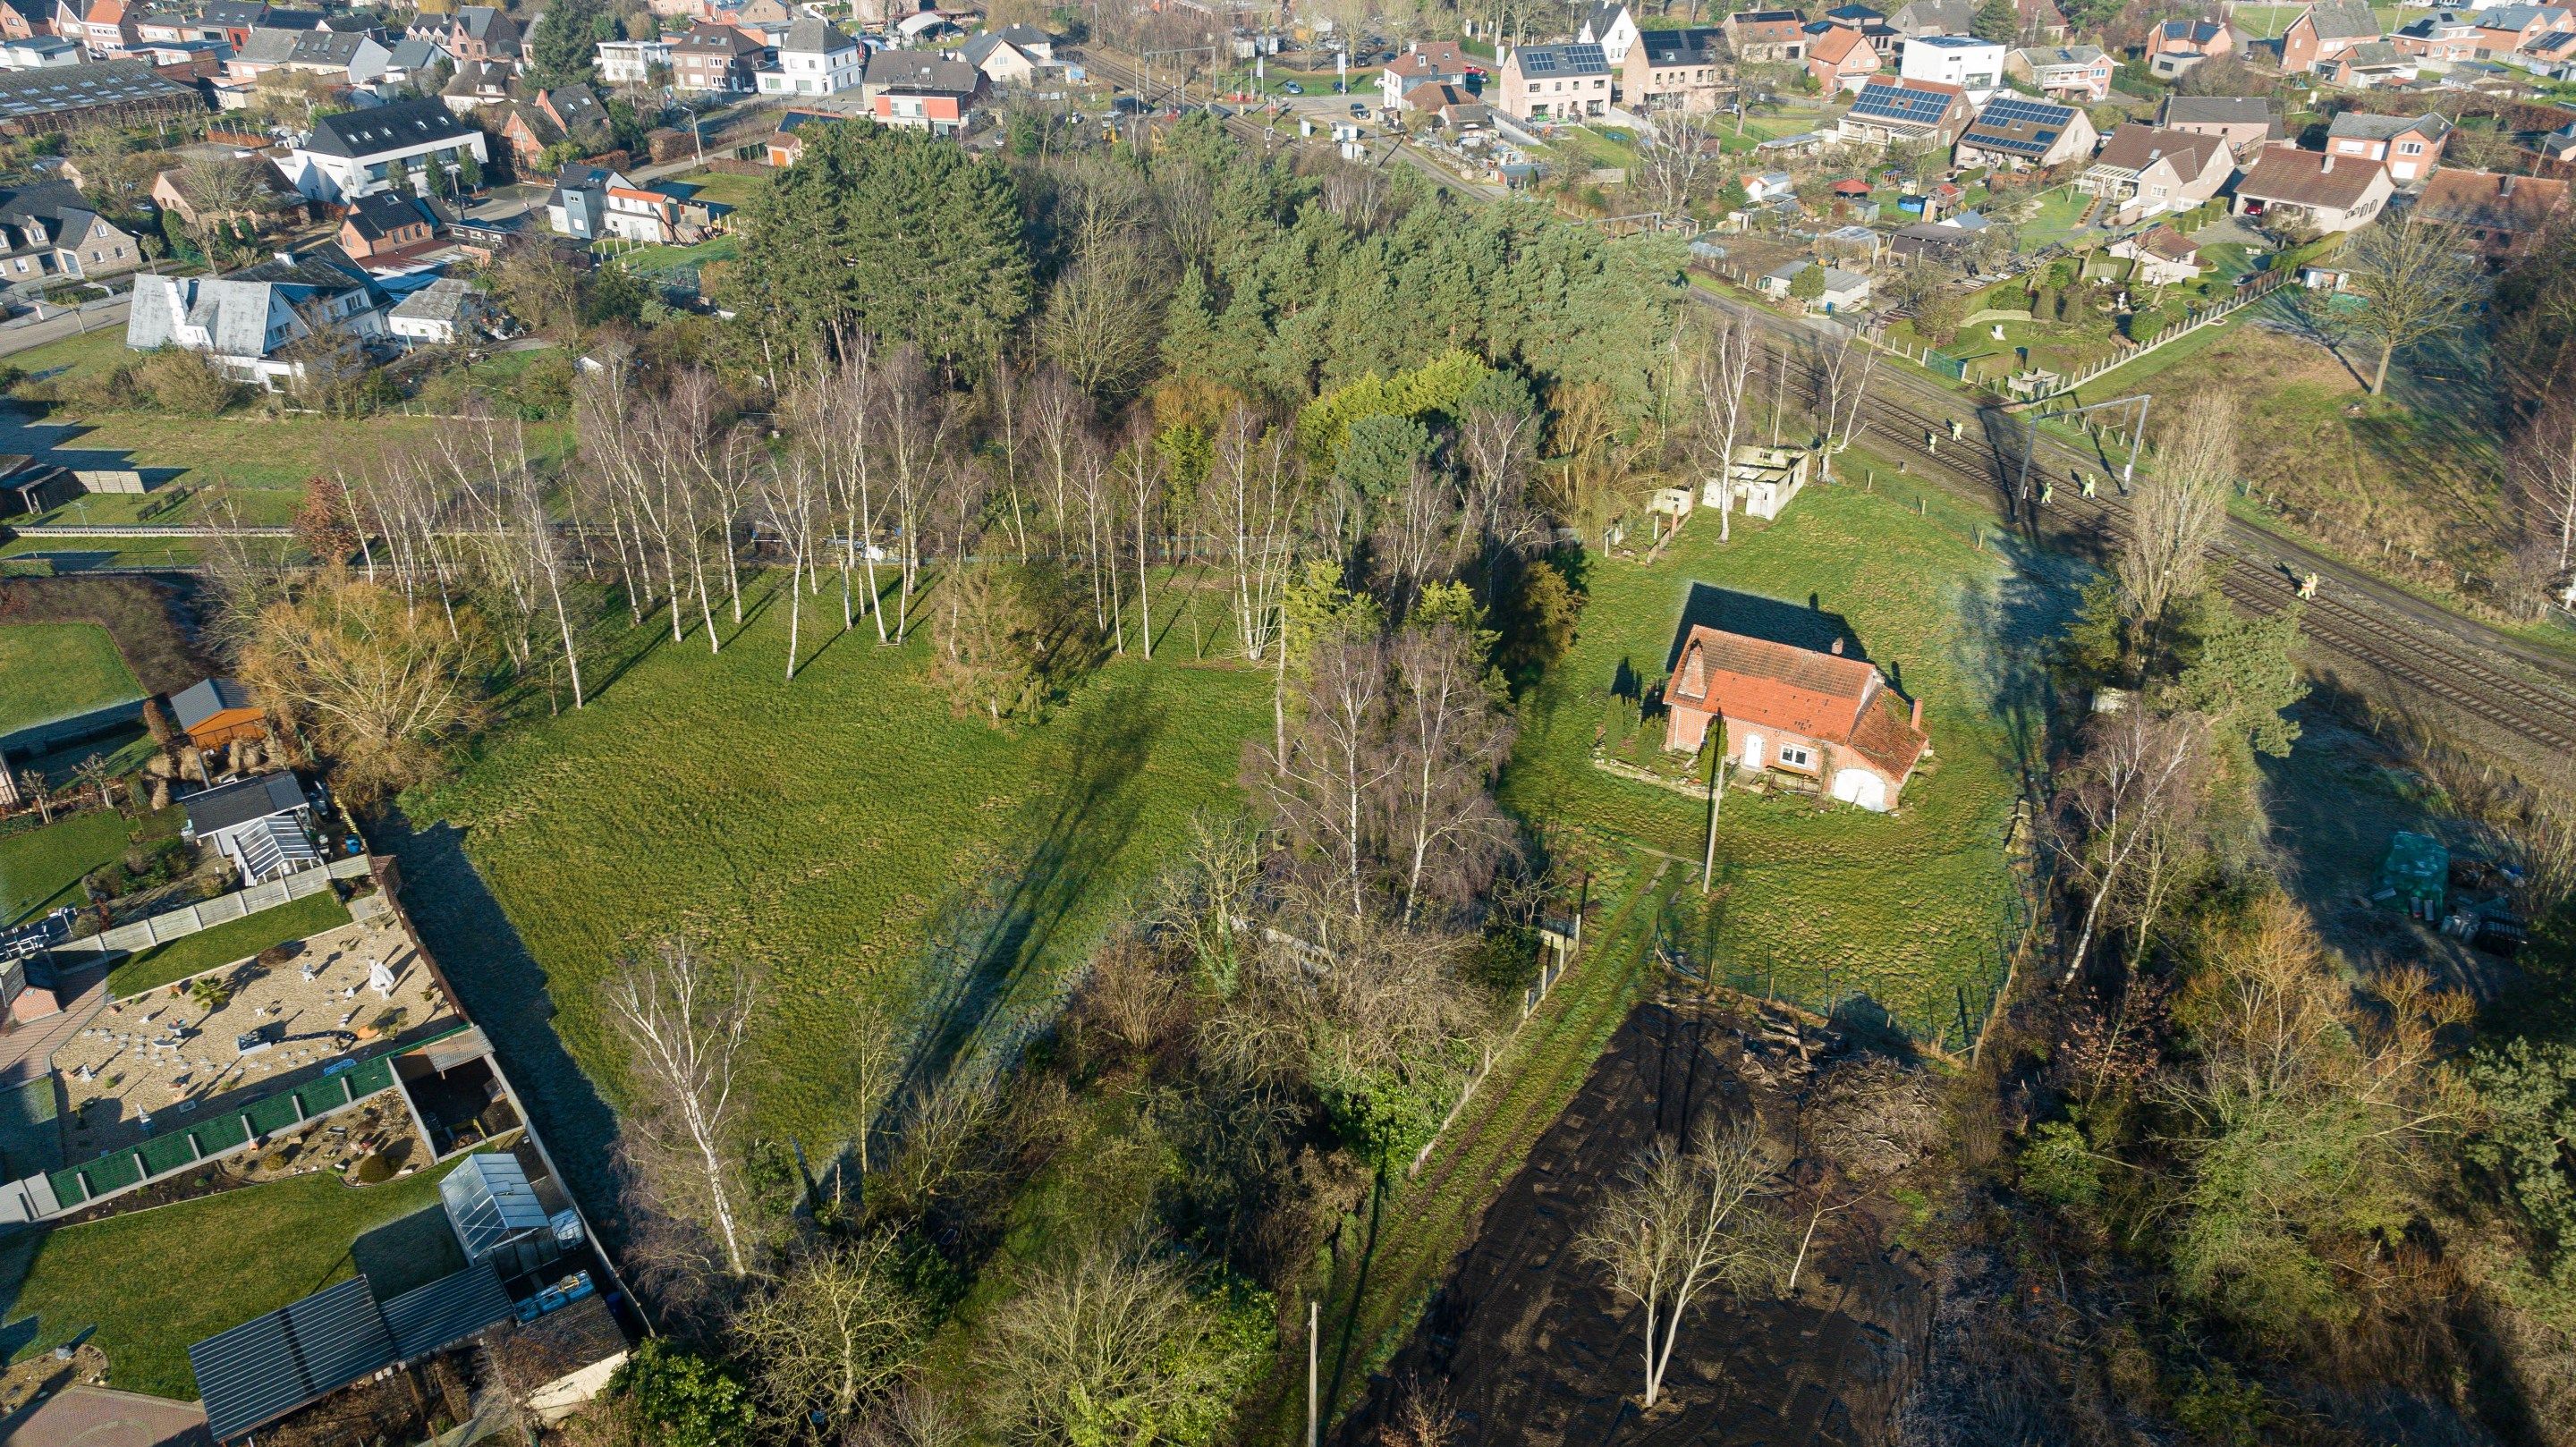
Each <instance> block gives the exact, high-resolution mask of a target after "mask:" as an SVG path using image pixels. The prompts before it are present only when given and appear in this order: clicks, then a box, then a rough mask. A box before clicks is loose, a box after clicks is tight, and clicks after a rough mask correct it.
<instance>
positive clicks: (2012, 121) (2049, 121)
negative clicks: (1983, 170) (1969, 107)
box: [1968, 96, 2075, 156]
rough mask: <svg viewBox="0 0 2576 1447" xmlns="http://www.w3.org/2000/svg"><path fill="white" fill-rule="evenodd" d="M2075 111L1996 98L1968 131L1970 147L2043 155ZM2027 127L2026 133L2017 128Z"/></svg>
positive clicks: (2073, 116)
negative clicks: (1972, 145) (1976, 146)
mask: <svg viewBox="0 0 2576 1447" xmlns="http://www.w3.org/2000/svg"><path fill="white" fill-rule="evenodd" d="M2074 118H2075V112H2073V111H2072V110H2069V109H2067V108H2066V107H2065V106H2060V105H2050V104H2049V103H2048V102H2046V101H2036V100H2024V99H2022V98H2021V97H2018V96H1997V97H1995V98H1994V99H1993V100H1991V101H1988V102H1987V103H1986V109H1985V111H1984V113H1983V114H1981V115H1979V116H1978V117H1977V123H1976V124H1975V125H1974V126H1971V127H1970V128H1969V132H1968V139H1969V141H1970V143H1971V144H1974V145H1978V146H1983V147H1985V148H1986V149H1987V150H1990V151H2015V152H2019V153H2021V154H2023V155H2030V156H2037V155H2041V154H2044V153H2045V152H2046V151H2047V150H2048V148H2049V147H2050V146H2053V145H2055V144H2056V143H2057V138H2058V136H2059V135H2060V134H2061V133H2063V132H2064V130H2065V129H2066V125H2067V123H2068V122H2069V121H2072V120H2073V119H2074ZM2022 126H2027V127H2029V128H2030V129H2028V130H2026V131H2025V130H2017V129H2015V128H2016V127H2022Z"/></svg>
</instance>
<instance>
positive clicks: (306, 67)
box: [225, 26, 394, 87]
mask: <svg viewBox="0 0 2576 1447" xmlns="http://www.w3.org/2000/svg"><path fill="white" fill-rule="evenodd" d="M393 58H394V51H393V47H392V46H390V45H387V44H386V43H385V42H384V41H382V40H379V39H377V38H376V37H375V36H374V35H372V34H369V33H368V32H366V31H363V30H271V29H269V28H267V27H265V26H263V27H261V28H260V29H257V30H254V31H252V32H251V33H250V44H248V45H246V46H243V47H242V49H241V51H240V52H239V53H238V54H236V55H235V56H234V57H233V58H232V61H231V62H230V64H229V65H227V66H226V68H225V69H226V73H227V74H229V75H230V76H232V77H233V78H235V79H244V78H255V77H258V76H261V75H264V74H266V73H268V72H269V71H272V70H291V71H297V72H300V73H302V74H305V75H318V76H320V77H322V78H323V79H324V80H327V81H329V82H331V83H332V84H333V85H345V86H352V87H355V86H369V85H374V84H375V83H376V82H378V81H380V80H383V79H384V78H385V71H386V69H387V67H389V66H391V65H392V64H393Z"/></svg>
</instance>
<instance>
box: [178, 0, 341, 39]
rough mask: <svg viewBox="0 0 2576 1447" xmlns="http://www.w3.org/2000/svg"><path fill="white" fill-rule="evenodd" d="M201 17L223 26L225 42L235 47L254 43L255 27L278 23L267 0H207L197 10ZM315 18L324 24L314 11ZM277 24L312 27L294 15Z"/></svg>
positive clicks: (295, 27) (281, 27) (209, 24)
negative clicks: (301, 24)
mask: <svg viewBox="0 0 2576 1447" xmlns="http://www.w3.org/2000/svg"><path fill="white" fill-rule="evenodd" d="M305 13H311V12H305ZM197 18H198V19H199V20H200V21H202V22H204V23H205V24H206V25H208V26H210V27H213V28H215V29H219V30H221V31H222V32H223V39H224V43H225V44H227V45H230V46H231V47H232V48H233V49H235V50H239V49H241V48H242V47H243V46H245V45H248V44H249V43H250V33H251V32H252V31H253V30H256V29H258V28H259V27H261V26H263V25H276V24H277V22H276V20H275V18H274V12H272V11H271V10H270V9H269V7H268V4H267V0H206V4H205V5H203V6H201V7H200V8H199V9H198V11H197ZM313 22H314V24H317V25H318V24H320V23H321V17H320V16H319V15H314V17H313ZM277 28H279V29H281V30H291V29H299V28H309V27H302V26H298V25H297V24H296V23H295V22H294V20H293V19H290V20H289V21H288V23H286V24H284V25H278V26H277Z"/></svg>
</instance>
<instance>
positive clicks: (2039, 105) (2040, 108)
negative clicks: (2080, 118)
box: [1977, 95, 2075, 129]
mask: <svg viewBox="0 0 2576 1447" xmlns="http://www.w3.org/2000/svg"><path fill="white" fill-rule="evenodd" d="M2074 116H2075V112H2074V111H2072V110H2070V109H2068V108H2067V107H2065V106H2061V105H2050V104H2049V103H2048V102H2046V101H2041V100H2024V99H2022V98H2021V97H2019V96H2009V95H1999V96H1996V97H1995V98H1994V99H1993V100H1991V101H1988V102H1986V111H1985V114H1984V115H1981V116H1979V117H1978V118H1977V119H1978V120H1980V121H1982V122H1984V123H1986V124H1988V125H2010V124H2012V123H2013V122H2015V121H2028V122H2030V123H2031V124H2033V125H2039V126H2056V127H2058V128H2060V129H2064V128H2065V125H2066V123H2067V122H2068V121H2069V120H2072V119H2074Z"/></svg>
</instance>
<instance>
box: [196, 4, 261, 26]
mask: <svg viewBox="0 0 2576 1447" xmlns="http://www.w3.org/2000/svg"><path fill="white" fill-rule="evenodd" d="M267 14H268V6H267V4H266V3H265V0H206V5H205V8H204V9H203V10H200V11H199V12H198V16H199V18H201V19H203V20H204V21H205V22H206V23H207V24H209V25H257V24H258V23H259V22H260V20H261V19H262V17H264V16H266V15H267Z"/></svg>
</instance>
